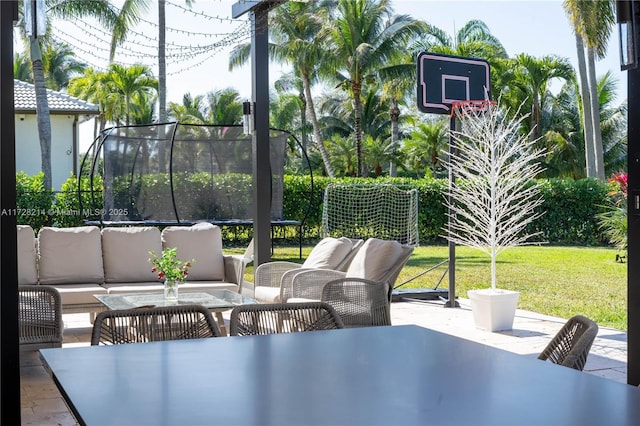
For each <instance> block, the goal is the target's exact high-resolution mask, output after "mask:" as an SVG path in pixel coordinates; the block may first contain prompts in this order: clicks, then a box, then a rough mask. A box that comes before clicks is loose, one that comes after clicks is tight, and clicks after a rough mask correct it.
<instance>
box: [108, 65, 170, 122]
mask: <svg viewBox="0 0 640 426" xmlns="http://www.w3.org/2000/svg"><path fill="white" fill-rule="evenodd" d="M105 79H106V80H105V83H106V85H107V87H108V88H109V90H110V93H109V94H108V95H107V100H108V102H107V103H109V104H110V105H111V106H112V108H113V110H114V111H118V110H119V111H120V112H121V113H120V114H119V116H118V117H117V119H116V121H120V120H121V119H122V118H123V117H124V121H125V125H129V123H130V122H131V105H132V103H133V97H134V96H136V95H139V94H141V93H146V94H151V93H153V92H154V91H157V89H158V80H156V79H155V78H154V77H153V74H152V72H151V69H150V68H149V67H148V66H146V65H142V64H138V65H131V66H129V67H125V66H123V65H120V64H111V65H109V68H108V69H107V73H106V76H105Z"/></svg>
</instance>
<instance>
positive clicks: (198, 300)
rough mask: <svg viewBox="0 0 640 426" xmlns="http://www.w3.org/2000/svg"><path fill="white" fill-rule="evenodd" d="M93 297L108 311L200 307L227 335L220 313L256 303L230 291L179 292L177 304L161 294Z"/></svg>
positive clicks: (98, 295)
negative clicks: (213, 316) (185, 306)
mask: <svg viewBox="0 0 640 426" xmlns="http://www.w3.org/2000/svg"><path fill="white" fill-rule="evenodd" d="M93 297H95V298H96V299H98V301H100V303H102V304H103V305H104V306H106V307H107V309H109V310H120V309H133V308H142V307H149V308H152V307H156V306H172V305H175V304H178V305H202V306H204V307H205V308H207V309H209V310H210V311H212V312H213V313H214V314H215V316H216V320H217V321H218V326H219V327H220V331H221V332H222V333H223V334H225V335H226V334H227V328H226V327H225V325H224V318H223V317H222V312H224V311H228V310H229V309H233V308H234V307H235V306H239V305H248V304H253V303H258V301H257V300H255V299H253V298H251V297H248V296H243V295H241V294H239V293H236V292H233V291H231V290H196V291H184V292H183V291H181V292H180V293H179V295H178V301H177V302H170V301H167V300H165V299H164V294H163V293H123V294H96V295H94V296H93Z"/></svg>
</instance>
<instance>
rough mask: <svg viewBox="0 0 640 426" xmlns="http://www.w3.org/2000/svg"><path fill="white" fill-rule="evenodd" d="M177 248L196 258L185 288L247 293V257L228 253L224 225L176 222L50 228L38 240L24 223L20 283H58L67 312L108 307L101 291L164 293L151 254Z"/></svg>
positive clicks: (184, 255) (186, 256)
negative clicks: (162, 225)
mask: <svg viewBox="0 0 640 426" xmlns="http://www.w3.org/2000/svg"><path fill="white" fill-rule="evenodd" d="M165 247H176V248H177V252H178V257H179V258H180V259H182V260H191V259H195V262H193V265H192V267H191V269H190V272H189V276H188V280H187V282H186V283H184V284H182V285H181V289H184V290H210V289H228V290H232V291H235V292H241V291H242V283H243V275H244V266H245V262H244V259H243V258H242V256H231V255H224V254H223V252H222V237H221V234H220V228H218V227H217V226H215V225H212V224H210V223H198V224H195V225H193V226H189V227H187V226H170V227H167V228H165V229H164V230H162V232H161V231H160V230H159V229H158V228H156V227H152V226H141V227H107V228H103V229H100V228H98V227H96V226H79V227H73V228H53V227H44V228H42V229H40V231H39V232H38V235H37V238H36V236H35V234H34V231H33V229H32V228H31V227H30V226H28V225H18V284H19V285H34V284H37V285H47V286H52V287H55V288H56V289H57V290H58V291H59V292H60V295H61V298H62V308H63V312H64V313H78V312H89V313H91V314H92V315H94V314H95V313H97V312H99V311H101V310H104V307H103V306H102V305H101V304H100V303H99V302H98V300H97V299H96V298H95V297H93V296H94V295H96V294H122V293H127V292H129V293H133V292H150V291H162V289H163V282H162V281H161V280H160V279H158V277H157V275H156V274H155V273H153V272H152V271H151V268H152V265H151V264H150V263H149V257H150V256H149V252H150V251H153V252H155V253H156V254H160V252H161V251H162V249H163V248H165Z"/></svg>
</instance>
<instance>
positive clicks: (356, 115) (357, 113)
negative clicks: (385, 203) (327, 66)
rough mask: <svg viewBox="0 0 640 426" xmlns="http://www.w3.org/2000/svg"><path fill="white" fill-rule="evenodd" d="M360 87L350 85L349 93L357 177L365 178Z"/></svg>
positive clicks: (353, 84)
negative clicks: (354, 136) (351, 101)
mask: <svg viewBox="0 0 640 426" xmlns="http://www.w3.org/2000/svg"><path fill="white" fill-rule="evenodd" d="M361 91H362V86H361V85H360V83H356V82H352V83H351V92H352V94H353V124H354V126H353V127H354V130H355V132H356V159H357V160H358V164H357V167H358V170H356V176H357V177H366V173H365V170H364V164H363V161H362V102H361V101H360V93H361Z"/></svg>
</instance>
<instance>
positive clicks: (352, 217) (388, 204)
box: [320, 184, 419, 246]
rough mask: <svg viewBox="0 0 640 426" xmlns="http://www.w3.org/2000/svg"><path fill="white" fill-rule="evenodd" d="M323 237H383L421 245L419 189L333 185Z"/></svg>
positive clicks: (324, 211) (327, 196) (326, 201)
mask: <svg viewBox="0 0 640 426" xmlns="http://www.w3.org/2000/svg"><path fill="white" fill-rule="evenodd" d="M320 232H321V236H322V237H348V238H362V239H366V238H380V239H383V240H395V241H398V242H400V243H402V244H409V245H412V246H417V245H418V243H419V238H418V190H417V189H416V188H402V187H400V186H398V185H391V184H330V185H329V186H327V188H326V189H325V192H324V205H323V209H322V228H321V231H320Z"/></svg>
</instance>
